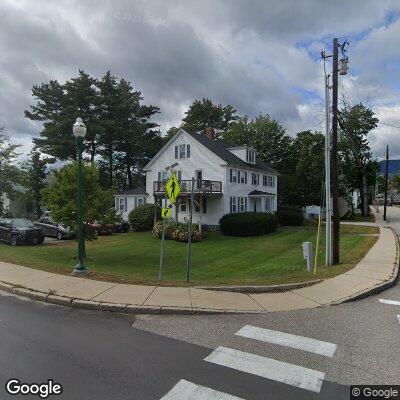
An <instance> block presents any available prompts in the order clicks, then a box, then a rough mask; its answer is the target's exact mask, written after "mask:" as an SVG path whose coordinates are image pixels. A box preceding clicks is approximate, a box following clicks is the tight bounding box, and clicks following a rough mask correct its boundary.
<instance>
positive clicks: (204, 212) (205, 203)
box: [203, 197, 207, 214]
mask: <svg viewBox="0 0 400 400" xmlns="http://www.w3.org/2000/svg"><path fill="white" fill-rule="evenodd" d="M206 213H207V197H204V199H203V214H206Z"/></svg>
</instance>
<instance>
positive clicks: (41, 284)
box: [0, 209, 400, 314]
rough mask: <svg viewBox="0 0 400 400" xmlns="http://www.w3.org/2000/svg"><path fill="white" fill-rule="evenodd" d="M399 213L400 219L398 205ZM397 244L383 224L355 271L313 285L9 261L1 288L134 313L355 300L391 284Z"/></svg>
mask: <svg viewBox="0 0 400 400" xmlns="http://www.w3.org/2000/svg"><path fill="white" fill-rule="evenodd" d="M398 216H399V220H400V209H399V213H398ZM377 225H381V224H379V223H378V224H377ZM382 225H383V224H382ZM375 226H376V224H375ZM397 247H398V244H397V237H396V235H394V233H393V231H392V230H391V229H390V228H386V227H382V226H381V227H380V236H379V238H378V240H377V242H376V243H375V245H374V246H373V247H372V248H371V250H370V251H369V252H368V254H367V255H366V256H365V257H364V259H363V260H362V261H361V262H360V263H359V264H358V265H357V266H356V267H354V268H353V269H352V270H350V271H348V272H347V273H344V274H342V275H339V276H336V277H334V278H330V279H326V280H324V281H323V282H321V283H318V284H315V285H313V286H308V287H305V288H301V289H296V290H291V291H288V292H284V293H261V294H244V293H238V292H226V291H212V290H206V289H197V288H177V287H157V286H139V285H126V284H116V283H109V282H101V281H95V280H91V279H85V278H77V277H72V276H65V275H58V274H53V273H50V272H45V271H40V270H36V269H30V268H27V267H22V266H18V265H14V264H9V263H5V262H0V289H3V290H6V291H9V292H13V293H15V294H19V295H22V296H27V297H30V298H33V299H36V300H41V301H47V302H49V303H55V304H62V305H67V306H72V307H77V308H89V309H101V310H108V311H116V312H127V313H133V314H135V313H202V312H205V313H212V312H270V311H286V310H296V309H304V308H315V307H320V306H325V305H329V304H338V303H341V302H344V301H349V300H352V299H356V298H359V297H362V296H365V295H367V294H368V293H370V292H373V291H378V290H382V289H383V288H385V287H387V286H389V285H391V284H393V282H394V280H395V278H396V276H397V272H398V264H399V263H398V249H397ZM310 278H311V276H310Z"/></svg>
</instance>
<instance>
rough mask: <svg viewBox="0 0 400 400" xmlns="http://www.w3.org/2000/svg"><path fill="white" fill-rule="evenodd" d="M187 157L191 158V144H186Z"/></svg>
mask: <svg viewBox="0 0 400 400" xmlns="http://www.w3.org/2000/svg"><path fill="white" fill-rule="evenodd" d="M186 158H190V144H187V145H186Z"/></svg>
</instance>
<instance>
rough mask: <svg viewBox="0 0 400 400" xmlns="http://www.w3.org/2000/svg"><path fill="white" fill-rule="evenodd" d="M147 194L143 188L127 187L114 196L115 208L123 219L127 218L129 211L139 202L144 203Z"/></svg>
mask: <svg viewBox="0 0 400 400" xmlns="http://www.w3.org/2000/svg"><path fill="white" fill-rule="evenodd" d="M147 197H148V194H147V193H146V191H145V189H144V188H141V187H138V188H134V189H127V190H124V191H123V192H120V193H118V194H116V195H115V196H114V199H115V210H116V211H117V212H118V213H119V214H121V216H122V218H123V219H124V220H128V215H129V213H130V212H131V211H132V210H133V209H135V208H136V207H137V206H138V205H140V204H145V203H146V201H147V200H146V198H147Z"/></svg>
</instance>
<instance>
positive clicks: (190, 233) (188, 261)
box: [186, 178, 194, 283]
mask: <svg viewBox="0 0 400 400" xmlns="http://www.w3.org/2000/svg"><path fill="white" fill-rule="evenodd" d="M193 200H194V178H192V186H191V189H190V217H189V229H188V252H187V257H186V283H189V278H190V261H191V257H192V223H193Z"/></svg>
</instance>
